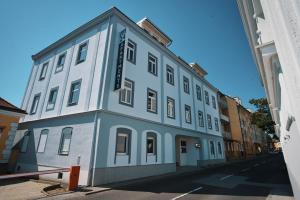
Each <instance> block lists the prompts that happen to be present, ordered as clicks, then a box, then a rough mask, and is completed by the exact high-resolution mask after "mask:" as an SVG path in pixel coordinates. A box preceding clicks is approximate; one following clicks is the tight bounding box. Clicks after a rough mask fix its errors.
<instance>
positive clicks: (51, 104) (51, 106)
mask: <svg viewBox="0 0 300 200" xmlns="http://www.w3.org/2000/svg"><path fill="white" fill-rule="evenodd" d="M57 93H58V87H56V88H52V89H51V90H50V94H49V98H48V103H47V108H46V110H53V109H54V107H55V102H56V98H57Z"/></svg>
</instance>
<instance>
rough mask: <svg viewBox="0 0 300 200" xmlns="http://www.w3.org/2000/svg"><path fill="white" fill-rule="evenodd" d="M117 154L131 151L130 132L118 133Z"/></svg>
mask: <svg viewBox="0 0 300 200" xmlns="http://www.w3.org/2000/svg"><path fill="white" fill-rule="evenodd" d="M116 145H117V147H116V150H117V154H126V155H127V154H128V152H129V149H128V148H129V134H128V133H122V132H118V133H117V144H116Z"/></svg>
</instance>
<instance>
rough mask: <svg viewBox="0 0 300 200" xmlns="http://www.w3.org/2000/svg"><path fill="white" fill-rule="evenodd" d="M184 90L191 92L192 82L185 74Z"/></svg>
mask: <svg viewBox="0 0 300 200" xmlns="http://www.w3.org/2000/svg"><path fill="white" fill-rule="evenodd" d="M183 91H184V92H185V93H187V94H189V93H190V83H189V79H188V78H187V77H185V76H183Z"/></svg>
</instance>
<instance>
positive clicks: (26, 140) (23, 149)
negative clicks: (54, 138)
mask: <svg viewBox="0 0 300 200" xmlns="http://www.w3.org/2000/svg"><path fill="white" fill-rule="evenodd" d="M29 136H30V132H29V131H26V132H25V134H24V137H23V142H22V146H21V153H25V152H26V151H27V147H28V143H29Z"/></svg>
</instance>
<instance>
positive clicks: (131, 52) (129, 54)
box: [127, 40, 136, 64]
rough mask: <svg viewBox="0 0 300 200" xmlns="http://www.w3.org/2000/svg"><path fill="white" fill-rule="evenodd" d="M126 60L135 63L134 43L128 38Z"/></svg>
mask: <svg viewBox="0 0 300 200" xmlns="http://www.w3.org/2000/svg"><path fill="white" fill-rule="evenodd" d="M127 60H128V61H129V62H131V63H133V64H135V60H136V43H135V42H133V41H132V40H128V42H127Z"/></svg>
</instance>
